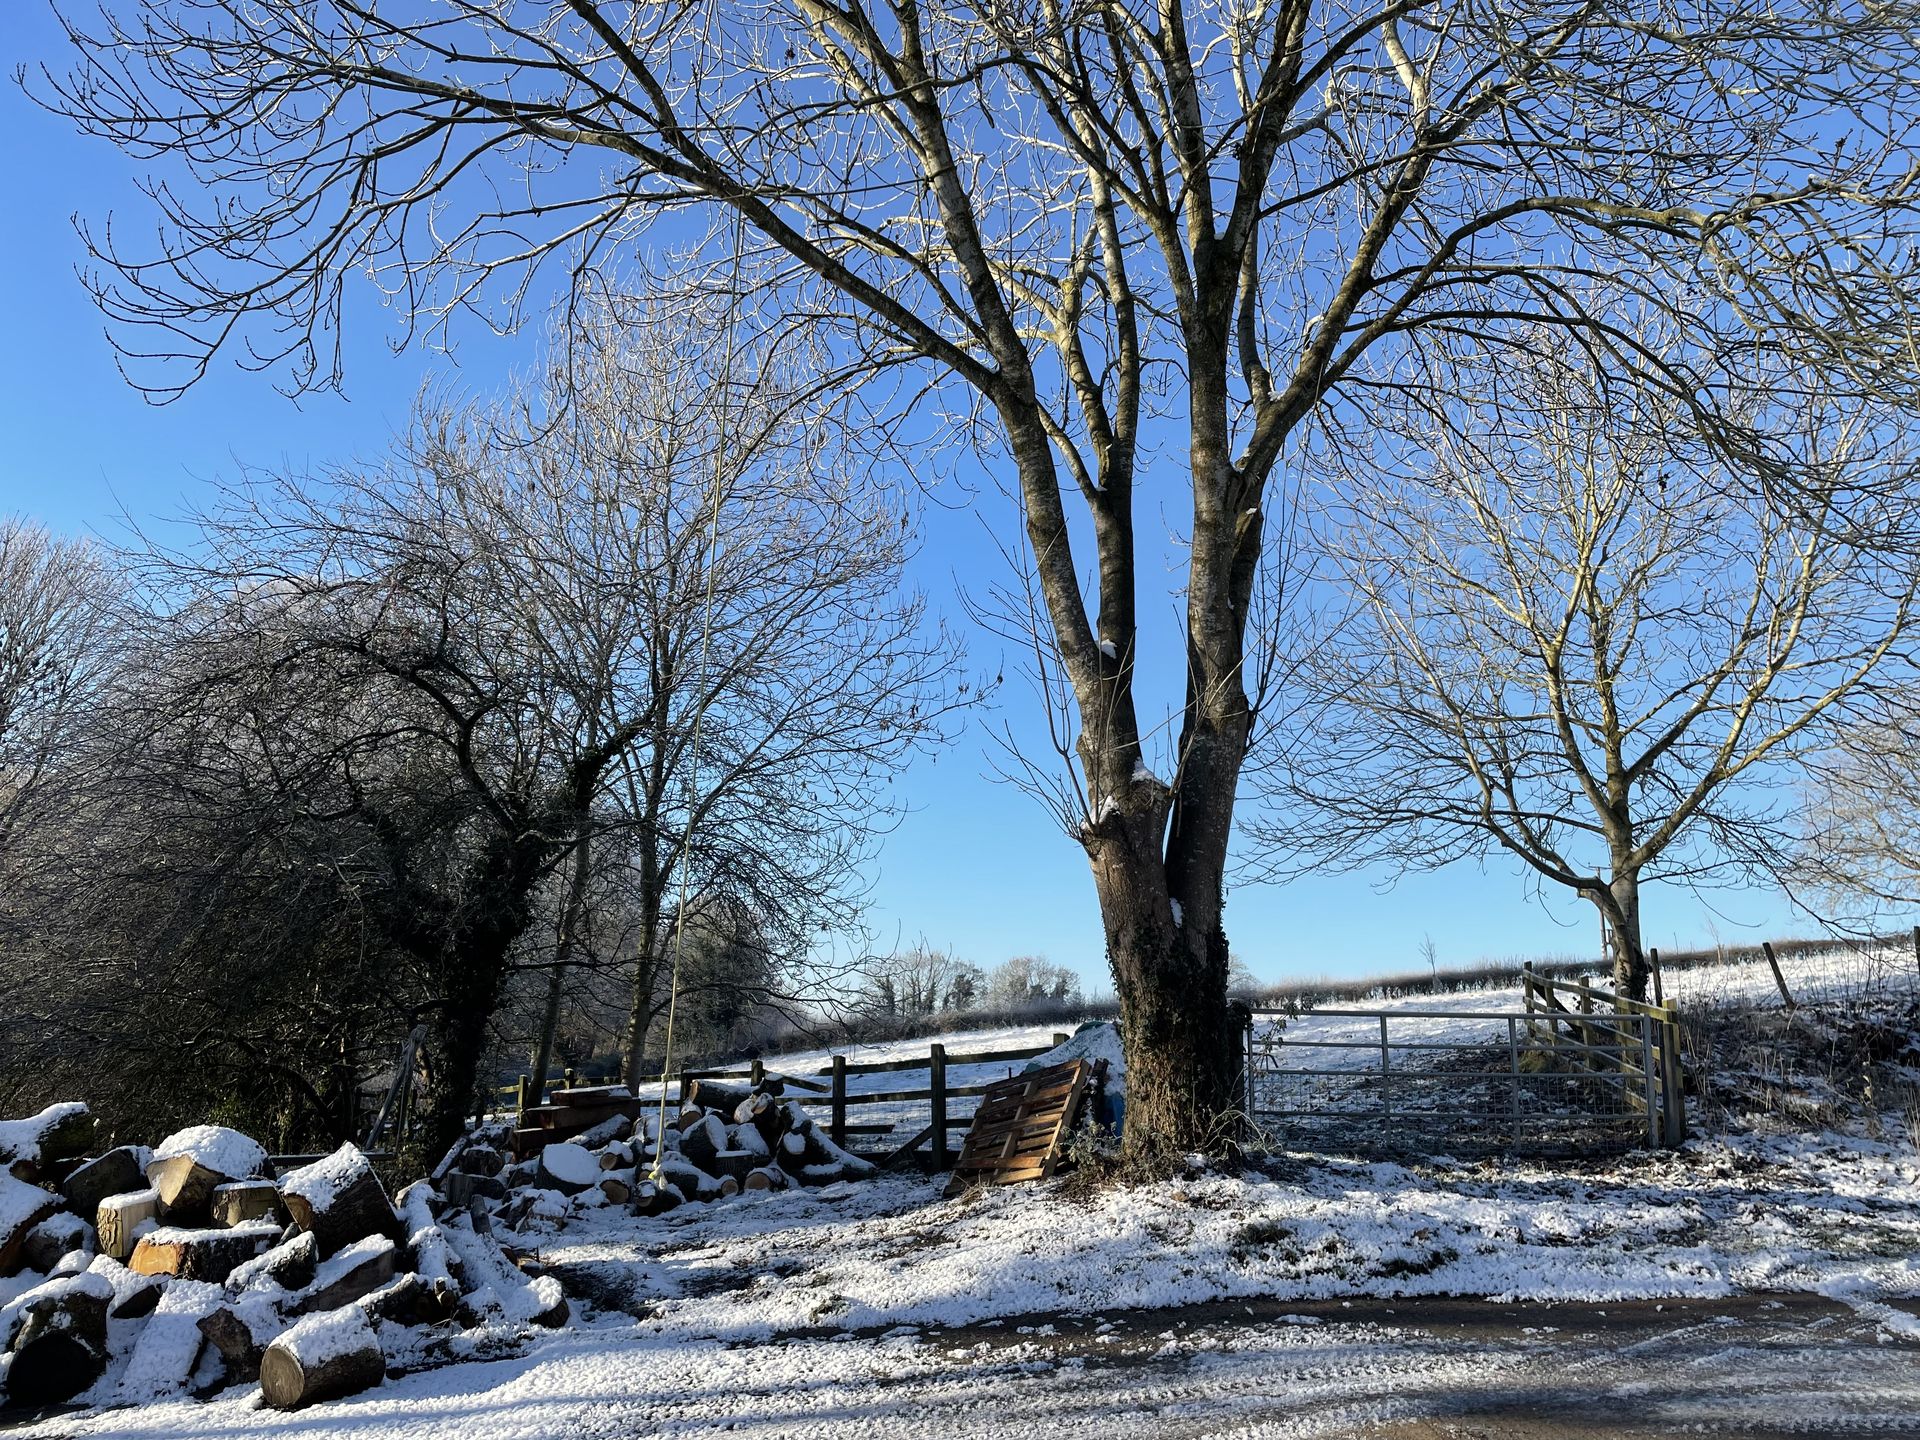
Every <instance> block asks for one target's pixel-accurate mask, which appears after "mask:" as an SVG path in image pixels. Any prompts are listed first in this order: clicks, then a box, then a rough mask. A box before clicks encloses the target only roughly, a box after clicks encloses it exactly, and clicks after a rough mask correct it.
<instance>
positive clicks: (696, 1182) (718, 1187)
mask: <svg viewBox="0 0 1920 1440" xmlns="http://www.w3.org/2000/svg"><path fill="white" fill-rule="evenodd" d="M660 1174H661V1176H662V1177H663V1178H664V1179H665V1180H666V1181H667V1183H668V1184H669V1185H671V1186H672V1187H673V1188H674V1189H675V1190H678V1191H679V1192H680V1194H681V1195H682V1196H683V1197H684V1198H686V1199H688V1200H721V1199H725V1198H726V1197H727V1196H729V1195H736V1194H738V1193H739V1191H740V1185H739V1182H738V1181H722V1180H718V1179H716V1178H714V1177H713V1176H712V1175H709V1174H708V1173H707V1172H706V1171H704V1170H702V1169H701V1168H700V1167H699V1166H698V1165H695V1164H693V1163H692V1162H691V1161H689V1160H686V1159H683V1158H682V1157H680V1156H678V1155H668V1156H664V1157H663V1158H662V1159H661V1161H660ZM729 1185H731V1187H732V1188H728V1186H729Z"/></svg>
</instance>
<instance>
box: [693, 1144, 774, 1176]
mask: <svg viewBox="0 0 1920 1440" xmlns="http://www.w3.org/2000/svg"><path fill="white" fill-rule="evenodd" d="M766 1163H767V1157H766V1156H765V1155H764V1154H755V1153H754V1152H753V1151H751V1150H722V1151H720V1152H718V1153H717V1154H716V1155H715V1156H714V1157H713V1159H712V1160H711V1161H709V1162H708V1164H707V1166H706V1167H705V1168H706V1171H707V1173H708V1174H709V1175H712V1176H714V1177H716V1178H717V1179H721V1180H733V1181H735V1182H741V1181H744V1180H745V1179H746V1178H747V1172H748V1171H749V1170H756V1169H758V1168H759V1167H760V1166H762V1165H764V1164H766Z"/></svg>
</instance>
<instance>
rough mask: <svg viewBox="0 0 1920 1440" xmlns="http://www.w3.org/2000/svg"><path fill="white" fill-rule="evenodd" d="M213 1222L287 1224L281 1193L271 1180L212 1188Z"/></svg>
mask: <svg viewBox="0 0 1920 1440" xmlns="http://www.w3.org/2000/svg"><path fill="white" fill-rule="evenodd" d="M212 1209H213V1223H214V1224H216V1225H227V1226H233V1225H246V1224H249V1223H251V1222H252V1221H255V1220H272V1221H273V1222H274V1223H275V1224H277V1225H284V1224H286V1223H287V1214H286V1211H285V1209H284V1208H283V1207H282V1206H281V1204H280V1190H279V1187H278V1186H276V1185H275V1184H274V1183H273V1181H271V1180H231V1181H228V1182H227V1183H226V1184H225V1185H216V1186H214V1187H213V1202H212Z"/></svg>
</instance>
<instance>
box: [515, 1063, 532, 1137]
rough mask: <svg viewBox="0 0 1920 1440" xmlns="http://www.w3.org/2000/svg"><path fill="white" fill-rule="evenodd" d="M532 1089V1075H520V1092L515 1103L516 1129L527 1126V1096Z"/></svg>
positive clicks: (522, 1128)
mask: <svg viewBox="0 0 1920 1440" xmlns="http://www.w3.org/2000/svg"><path fill="white" fill-rule="evenodd" d="M532 1089H533V1077H532V1076H531V1075H522V1076H521V1077H520V1093H519V1095H517V1096H516V1097H515V1104H514V1112H515V1115H516V1119H515V1120H514V1128H515V1129H516V1130H524V1129H526V1128H527V1109H528V1106H527V1096H528V1092H529V1091H531V1090H532Z"/></svg>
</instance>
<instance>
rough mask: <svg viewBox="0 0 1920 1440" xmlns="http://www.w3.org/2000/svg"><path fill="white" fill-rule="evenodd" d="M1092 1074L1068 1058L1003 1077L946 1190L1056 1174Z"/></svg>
mask: <svg viewBox="0 0 1920 1440" xmlns="http://www.w3.org/2000/svg"><path fill="white" fill-rule="evenodd" d="M1092 1078H1093V1066H1092V1065H1091V1064H1089V1063H1088V1062H1087V1061H1085V1060H1069V1061H1068V1062H1067V1063H1066V1064H1064V1065H1053V1066H1049V1067H1048V1068H1047V1069H1045V1070H1034V1071H1031V1072H1029V1073H1027V1074H1024V1075H1015V1076H1013V1077H1011V1078H1010V1079H1007V1080H1002V1081H1000V1082H999V1083H997V1084H995V1085H993V1086H992V1087H991V1088H989V1089H988V1091H987V1092H986V1094H985V1095H984V1096H982V1097H981V1100H980V1108H979V1109H978V1110H976V1111H975V1112H974V1115H973V1125H972V1127H971V1128H970V1129H969V1130H968V1131H967V1139H966V1144H965V1146H964V1147H963V1148H962V1149H961V1151H960V1159H959V1162H958V1163H957V1164H956V1165H955V1166H954V1170H953V1179H952V1180H951V1181H949V1182H948V1184H947V1194H949V1195H956V1194H958V1193H959V1192H960V1191H961V1190H963V1189H965V1188H966V1187H967V1186H968V1185H969V1184H972V1183H974V1182H976V1181H984V1182H986V1183H988V1184H992V1185H1011V1184H1013V1183H1014V1182H1016V1181H1019V1180H1044V1179H1045V1178H1046V1177H1047V1176H1049V1175H1051V1174H1053V1172H1054V1168H1055V1167H1056V1166H1057V1165H1058V1164H1059V1163H1060V1157H1061V1155H1062V1153H1063V1152H1064V1151H1065V1149H1066V1143H1067V1136H1068V1135H1069V1134H1070V1133H1071V1132H1072V1130H1073V1123H1074V1121H1075V1120H1076V1119H1077V1118H1078V1117H1079V1114H1080V1106H1081V1104H1082V1103H1083V1102H1084V1101H1085V1099H1086V1096H1087V1087H1088V1085H1089V1084H1090V1082H1091V1081H1092Z"/></svg>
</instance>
